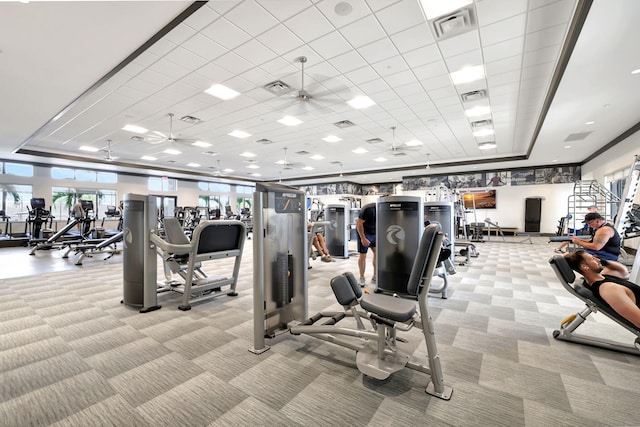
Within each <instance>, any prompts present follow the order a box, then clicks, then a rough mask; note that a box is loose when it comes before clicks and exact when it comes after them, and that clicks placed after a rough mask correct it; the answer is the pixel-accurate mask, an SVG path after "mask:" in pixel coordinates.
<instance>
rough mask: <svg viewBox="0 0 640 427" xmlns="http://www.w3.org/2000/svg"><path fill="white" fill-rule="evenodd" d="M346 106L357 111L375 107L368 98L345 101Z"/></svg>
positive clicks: (360, 97) (359, 97) (361, 97)
mask: <svg viewBox="0 0 640 427" xmlns="http://www.w3.org/2000/svg"><path fill="white" fill-rule="evenodd" d="M347 104H349V105H351V106H352V107H353V108H355V109H358V110H360V109H362V108H367V107H371V106H372V105H376V103H375V102H373V100H372V99H371V98H369V97H368V96H356V97H355V98H353V99H352V100H350V101H347Z"/></svg>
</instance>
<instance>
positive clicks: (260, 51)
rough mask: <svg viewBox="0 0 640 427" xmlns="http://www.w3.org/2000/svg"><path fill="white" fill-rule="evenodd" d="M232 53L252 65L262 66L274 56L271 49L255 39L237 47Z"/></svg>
mask: <svg viewBox="0 0 640 427" xmlns="http://www.w3.org/2000/svg"><path fill="white" fill-rule="evenodd" d="M234 52H235V53H237V54H238V55H240V56H241V57H242V58H244V59H245V60H247V61H248V62H250V63H251V64H253V65H261V64H264V63H265V62H267V61H269V60H271V59H273V57H274V56H276V54H275V53H274V52H273V51H272V50H271V49H269V48H268V47H266V46H265V45H263V44H262V43H260V42H259V41H258V40H255V39H254V40H249V41H248V42H246V43H245V44H243V45H241V46H238V47H237V48H236V49H235V50H234Z"/></svg>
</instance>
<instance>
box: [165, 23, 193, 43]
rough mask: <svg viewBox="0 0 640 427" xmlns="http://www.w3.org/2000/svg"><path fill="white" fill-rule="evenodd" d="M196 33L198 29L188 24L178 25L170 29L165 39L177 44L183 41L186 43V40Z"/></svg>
mask: <svg viewBox="0 0 640 427" xmlns="http://www.w3.org/2000/svg"><path fill="white" fill-rule="evenodd" d="M194 34H196V30H194V29H193V28H191V27H189V26H187V25H178V26H177V27H175V28H174V29H172V30H171V31H169V34H167V35H166V36H165V39H167V40H169V41H170V42H172V43H175V44H176V45H179V44H181V43H184V41H185V40H188V39H189V38H191V37H193V36H194Z"/></svg>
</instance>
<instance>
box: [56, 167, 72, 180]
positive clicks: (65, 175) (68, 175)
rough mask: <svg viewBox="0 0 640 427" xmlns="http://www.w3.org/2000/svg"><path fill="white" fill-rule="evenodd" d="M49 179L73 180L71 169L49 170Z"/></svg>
mask: <svg viewBox="0 0 640 427" xmlns="http://www.w3.org/2000/svg"><path fill="white" fill-rule="evenodd" d="M51 178H53V179H73V178H74V173H73V169H69V168H51Z"/></svg>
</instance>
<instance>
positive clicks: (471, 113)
mask: <svg viewBox="0 0 640 427" xmlns="http://www.w3.org/2000/svg"><path fill="white" fill-rule="evenodd" d="M464 113H465V114H466V115H467V117H478V116H486V115H487V114H491V107H489V106H488V105H479V106H477V107H473V108H469V109H468V110H464Z"/></svg>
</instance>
